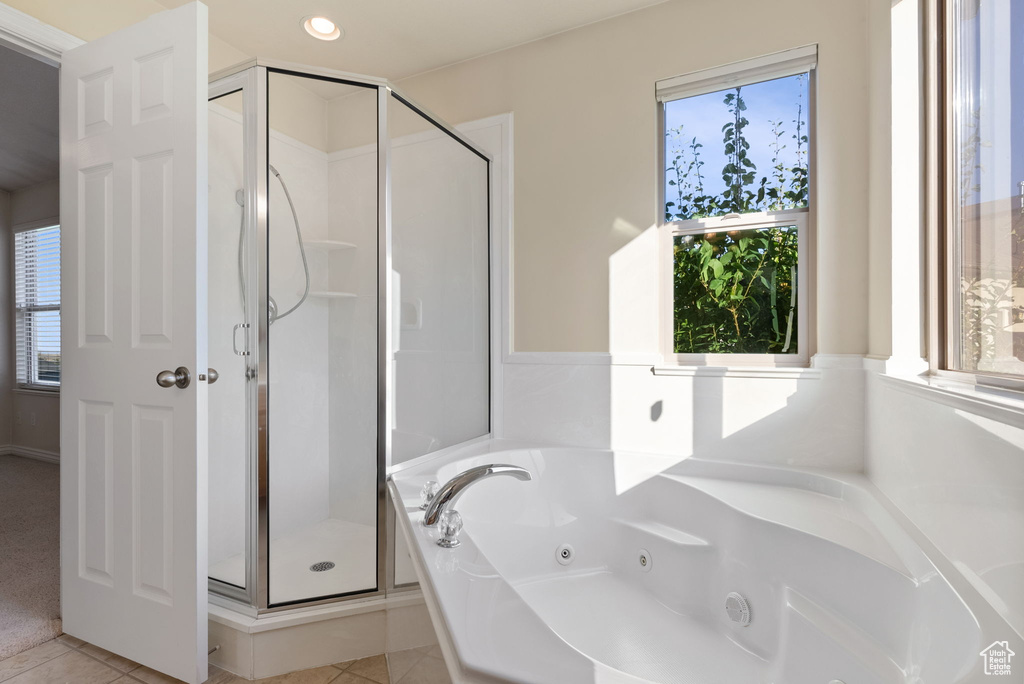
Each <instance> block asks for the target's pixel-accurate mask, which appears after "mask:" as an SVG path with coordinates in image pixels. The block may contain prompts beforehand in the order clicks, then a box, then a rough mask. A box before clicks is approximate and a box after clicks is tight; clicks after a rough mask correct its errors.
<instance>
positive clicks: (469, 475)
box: [423, 463, 532, 527]
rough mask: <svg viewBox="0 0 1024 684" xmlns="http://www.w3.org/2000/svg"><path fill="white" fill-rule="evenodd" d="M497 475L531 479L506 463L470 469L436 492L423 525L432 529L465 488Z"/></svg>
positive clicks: (452, 506) (525, 472) (516, 467)
mask: <svg viewBox="0 0 1024 684" xmlns="http://www.w3.org/2000/svg"><path fill="white" fill-rule="evenodd" d="M497 475H508V476H510V477H514V478H515V479H517V480H522V481H524V482H525V481H527V480H530V479H532V476H531V475H530V471H528V470H526V469H525V468H520V467H519V466H514V465H509V464H507V463H491V464H488V465H482V466H477V467H475V468H470V469H469V470H466V471H464V472H461V473H459V474H458V475H456V476H455V477H453V478H452V479H450V480H448V481H447V482H445V483H444V484H443V485H442V486H441V488H440V489H439V490H437V494H436V495H435V496H434V498H433V499H431V501H430V504H429V505H428V506H427V509H426V511H425V512H424V514H423V524H424V525H425V526H426V527H433V526H434V525H436V524H437V521H438V519H439V517H440V515H441V513H443V512H444V511H446V510H449V509H451V508H454V507H455V502H456V501H457V500H458V498H459V497H460V496H462V493H463V492H464V491H466V488H467V487H469V486H470V485H472V484H474V483H476V482H479V481H480V480H486V479H487V478H490V477H495V476H497Z"/></svg>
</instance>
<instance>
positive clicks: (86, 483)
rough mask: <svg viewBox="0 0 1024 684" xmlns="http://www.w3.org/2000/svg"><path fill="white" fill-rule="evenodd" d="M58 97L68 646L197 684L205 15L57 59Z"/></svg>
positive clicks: (201, 615) (200, 667)
mask: <svg viewBox="0 0 1024 684" xmlns="http://www.w3.org/2000/svg"><path fill="white" fill-rule="evenodd" d="M60 88H61V92H60V98H61V99H60V128H61V178H60V186H61V223H62V230H61V233H62V242H61V249H62V272H61V273H62V278H61V295H62V302H63V312H62V328H63V331H62V339H61V343H62V355H63V368H62V373H63V378H62V387H61V591H62V612H63V618H64V630H65V631H66V632H67V633H68V634H71V635H73V636H76V637H79V638H81V639H85V640H86V641H89V642H91V643H93V644H96V645H97V646H100V647H102V648H105V649H108V650H110V651H113V652H115V653H117V654H119V655H122V656H124V657H126V658H130V659H132V660H134V661H137V662H139V663H142V664H144V665H148V666H149V667H151V668H153V669H155V670H158V671H160V672H163V673H166V674H168V675H171V676H173V677H176V678H178V679H182V680H184V681H186V682H202V681H205V679H206V676H207V662H206V651H207V643H206V642H207V634H206V629H207V627H206V620H207V590H206V584H207V579H206V557H207V551H206V536H207V514H206V502H207V463H206V443H207V442H206V439H207V426H206V383H205V382H202V381H199V378H198V376H199V374H200V373H202V374H204V377H205V373H206V361H207V359H206V274H207V270H206V244H207V240H206V215H207V211H206V196H207V180H206V179H207V153H206V139H207V119H206V117H207V103H206V99H207V96H206V91H207V9H206V6H205V5H202V4H200V3H193V4H190V5H186V6H183V7H180V8H178V9H175V10H172V11H167V12H162V13H160V14H157V15H154V16H152V17H150V18H149V19H147V20H145V21H143V22H141V23H139V24H136V25H134V26H130V27H128V28H126V29H123V30H121V31H118V32H116V33H114V34H111V35H109V36H106V37H104V38H101V39H99V40H96V41H93V42H91V43H87V44H85V45H83V46H81V47H78V48H75V49H73V50H70V51H68V52H65V53H64V55H63V57H62V61H61V85H60ZM179 366H181V367H185V368H187V369H188V371H189V373H190V375H191V381H190V383H189V385H188V387H186V388H184V389H182V388H179V387H177V386H176V385H175V386H171V387H162V386H160V385H159V384H158V383H157V380H156V378H157V374H158V373H159V372H160V371H164V370H171V371H174V370H175V369H177V368H178V367H179Z"/></svg>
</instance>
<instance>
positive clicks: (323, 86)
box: [261, 69, 379, 607]
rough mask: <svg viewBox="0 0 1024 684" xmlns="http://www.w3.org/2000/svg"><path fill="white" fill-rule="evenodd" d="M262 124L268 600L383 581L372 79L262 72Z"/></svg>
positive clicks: (367, 587)
mask: <svg viewBox="0 0 1024 684" xmlns="http://www.w3.org/2000/svg"><path fill="white" fill-rule="evenodd" d="M267 123H268V136H267V137H268V167H267V170H268V176H267V178H268V181H267V182H268V186H267V240H266V250H267V287H268V295H267V301H268V311H267V314H266V316H267V320H266V326H267V327H266V331H267V332H266V335H267V368H268V378H267V396H268V412H267V429H268V446H267V454H268V457H267V463H268V471H269V477H268V481H269V530H268V534H269V539H268V545H269V554H268V559H267V577H268V587H269V605H270V606H271V607H277V606H282V605H288V604H292V603H297V602H306V601H312V600H321V599H327V598H332V597H337V596H342V595H351V594H358V593H364V592H372V591H375V590H377V588H378V581H377V580H378V563H377V559H378V553H377V548H378V536H377V532H378V524H377V519H378V505H377V500H378V489H379V482H378V478H379V470H378V467H377V411H376V407H377V279H376V274H377V88H376V87H373V86H366V85H357V84H351V83H344V82H339V81H336V80H332V79H323V78H316V77H310V76H300V75H296V74H292V73H282V72H278V71H274V70H273V69H269V70H268V76H267ZM261 562H262V559H261Z"/></svg>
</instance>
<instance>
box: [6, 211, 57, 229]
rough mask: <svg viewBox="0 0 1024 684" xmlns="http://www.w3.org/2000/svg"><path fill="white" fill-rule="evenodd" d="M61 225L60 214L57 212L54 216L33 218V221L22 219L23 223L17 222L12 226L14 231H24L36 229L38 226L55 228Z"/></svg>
mask: <svg viewBox="0 0 1024 684" xmlns="http://www.w3.org/2000/svg"><path fill="white" fill-rule="evenodd" d="M59 225H60V215H59V214H55V215H53V216H47V217H46V218H41V219H33V220H31V221H22V222H21V223H15V224H14V225H13V226H11V232H12V233H24V232H25V231H26V230H35V229H37V228H54V227H57V226H59Z"/></svg>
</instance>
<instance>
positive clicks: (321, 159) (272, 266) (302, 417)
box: [267, 116, 330, 539]
mask: <svg viewBox="0 0 1024 684" xmlns="http://www.w3.org/2000/svg"><path fill="white" fill-rule="evenodd" d="M285 120H287V119H285ZM279 121H280V117H278V116H273V118H272V122H273V123H275V124H277V123H278V122H279ZM269 154H270V160H271V163H272V164H273V165H274V167H275V168H276V169H277V170H278V171H279V172H280V174H281V177H282V178H283V179H284V182H285V183H286V184H287V186H288V190H289V192H290V193H291V196H292V201H293V202H294V203H295V210H296V213H297V215H298V220H299V224H300V227H301V231H302V237H303V239H304V241H305V242H306V243H310V242H313V241H316V240H324V239H325V238H326V237H327V196H328V192H327V153H326V152H325V151H324V150H319V149H316V148H314V147H311V146H309V145H306V144H304V143H301V142H299V141H298V140H295V139H294V138H292V137H290V136H286V135H284V134H283V133H280V132H279V131H277V130H274V128H271V131H270V144H269ZM268 189H269V195H268V199H267V208H268V211H269V218H268V222H267V225H268V233H269V240H268V249H267V251H268V254H269V255H270V259H268V270H269V286H270V296H271V297H273V298H274V301H275V302H276V303H277V311H278V314H282V313H284V312H285V311H287V310H288V309H290V308H291V307H293V306H295V305H296V304H297V303H298V302H299V299H300V298H301V297H302V293H303V290H304V286H305V273H304V271H303V268H302V258H301V252H300V251H299V242H298V239H297V236H296V232H295V223H294V220H293V218H292V213H291V210H290V208H289V206H288V200H287V199H286V197H285V194H284V189H283V188H282V186H281V183H280V182H279V181H278V179H276V178H274V177H273V175H271V177H270V178H269V180H268ZM306 255H307V259H308V261H309V271H310V280H311V285H310V290H311V292H322V291H324V290H326V289H327V287H326V280H327V263H326V255H325V254H323V253H321V252H320V250H315V249H310V248H309V247H308V246H307V247H306ZM329 307H330V303H329V301H328V300H326V299H324V298H322V297H317V296H315V295H312V296H309V297H308V298H307V299H306V301H305V302H303V303H302V305H301V306H300V307H299V308H298V309H296V310H295V311H294V312H292V313H291V314H289V315H288V316H286V317H284V318H281V319H280V320H278V321H276V322H274V323H273V324H271V327H270V332H269V336H270V340H271V345H272V348H271V352H272V353H271V354H270V359H269V366H270V383H269V387H270V410H269V415H268V424H269V430H270V449H271V454H270V488H271V496H272V497H273V499H274V501H275V502H276V504H277V505H274V506H273V511H272V513H271V516H270V537H271V539H277V538H280V537H282V536H284V535H288V534H292V533H294V532H296V531H297V530H300V529H303V528H306V527H308V526H310V525H312V524H314V523H317V522H320V521H321V520H325V519H326V518H328V517H329V513H330V510H329V509H330V505H329V500H328V494H329V487H328V482H329V480H330V460H329V456H330V432H329V429H328V426H329V421H328V406H329V402H328V386H329V382H328V374H327V372H326V369H327V368H328V359H329V355H328V352H329V350H328V325H329V322H328V315H329ZM275 351H276V352H277V353H273V352H275Z"/></svg>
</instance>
